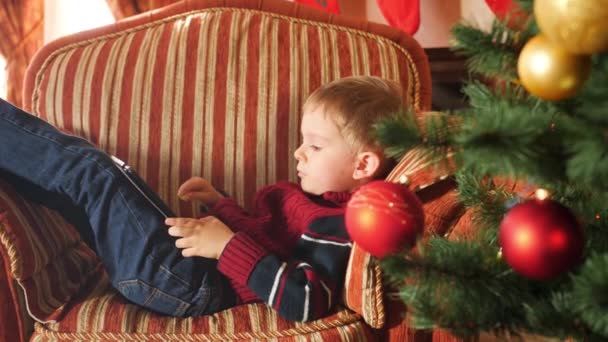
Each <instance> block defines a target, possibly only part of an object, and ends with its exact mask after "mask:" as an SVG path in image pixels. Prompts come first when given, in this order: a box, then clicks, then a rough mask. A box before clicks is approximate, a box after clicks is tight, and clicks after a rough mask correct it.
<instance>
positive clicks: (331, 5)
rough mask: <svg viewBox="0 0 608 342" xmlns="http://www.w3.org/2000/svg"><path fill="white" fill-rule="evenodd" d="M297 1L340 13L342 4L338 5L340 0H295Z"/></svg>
mask: <svg viewBox="0 0 608 342" xmlns="http://www.w3.org/2000/svg"><path fill="white" fill-rule="evenodd" d="M294 1H295V2H297V3H300V4H303V5H306V6H310V7H314V8H318V9H322V10H324V11H327V12H332V13H335V14H340V5H338V0H294Z"/></svg>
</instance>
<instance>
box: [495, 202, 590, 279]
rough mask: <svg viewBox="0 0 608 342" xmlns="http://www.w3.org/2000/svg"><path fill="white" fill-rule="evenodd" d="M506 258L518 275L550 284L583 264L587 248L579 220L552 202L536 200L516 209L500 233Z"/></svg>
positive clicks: (502, 225) (503, 253)
mask: <svg viewBox="0 0 608 342" xmlns="http://www.w3.org/2000/svg"><path fill="white" fill-rule="evenodd" d="M499 239H500V245H501V247H502V255H503V257H504V259H505V261H506V262H507V264H509V265H510V266H511V267H512V268H513V269H514V270H515V271H516V272H517V273H519V274H521V275H523V276H525V277H527V278H530V279H535V280H549V279H551V278H554V277H556V276H558V275H560V274H562V273H564V272H567V271H569V270H570V269H572V267H574V266H575V265H577V264H578V263H579V262H580V261H581V256H582V254H583V247H584V244H585V241H584V237H583V232H582V229H581V227H580V225H579V223H578V221H577V219H576V217H575V216H574V215H573V214H572V212H570V210H569V209H568V208H566V207H564V206H563V205H561V204H559V203H557V202H555V201H553V200H550V199H543V200H540V199H534V200H529V201H527V202H524V203H521V204H518V205H516V206H515V207H513V208H512V209H511V210H509V212H508V213H507V214H506V215H505V217H504V218H503V220H502V222H501V224H500V233H499Z"/></svg>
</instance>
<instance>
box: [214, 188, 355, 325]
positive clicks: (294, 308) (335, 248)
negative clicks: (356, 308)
mask: <svg viewBox="0 0 608 342" xmlns="http://www.w3.org/2000/svg"><path fill="white" fill-rule="evenodd" d="M283 190H285V189H283ZM294 191H296V192H294ZM279 192H280V191H279ZM275 198H280V199H281V202H280V203H276V202H275V203H274V205H276V206H278V207H280V208H281V212H282V213H283V214H284V215H285V220H284V223H285V224H286V226H285V227H282V228H283V229H292V228H293V226H294V225H296V224H295V222H294V221H293V220H289V218H290V217H291V218H293V217H297V218H298V219H299V220H304V221H303V222H300V223H301V224H303V226H304V227H305V228H304V230H303V231H302V232H301V233H300V234H299V235H298V236H296V239H297V241H295V244H294V246H295V247H294V248H293V253H292V255H291V257H289V258H279V257H278V256H277V255H276V254H275V253H273V251H271V250H268V249H267V248H265V247H263V246H264V245H266V244H265V243H260V242H259V239H260V238H261V237H260V236H257V237H256V238H255V239H254V238H252V236H251V234H250V233H249V232H246V231H241V232H239V233H237V234H235V236H234V237H233V239H232V240H231V241H230V242H229V243H228V244H227V245H226V247H225V249H224V251H223V253H222V255H221V256H220V258H219V260H218V269H219V270H220V271H221V272H222V273H224V274H225V275H226V276H227V277H229V278H230V279H231V280H232V281H233V282H236V283H238V284H241V285H243V286H247V287H248V288H249V289H250V290H252V291H253V292H254V293H255V294H256V295H257V297H259V298H260V299H262V300H264V301H265V302H266V303H267V304H269V305H271V306H272V307H273V308H275V309H276V310H277V311H278V312H279V314H280V315H281V316H283V317H284V318H287V319H290V320H299V321H308V320H313V319H317V318H319V317H322V316H324V315H326V314H327V313H328V311H329V310H331V309H332V308H333V306H334V304H335V303H336V301H337V300H338V298H339V291H340V289H341V287H342V284H343V281H344V276H345V274H346V267H347V262H348V257H349V255H350V250H351V248H352V243H351V241H350V239H349V237H348V234H347V233H346V229H345V227H344V215H343V209H342V208H324V207H322V206H319V205H317V204H315V203H313V202H312V201H310V199H309V198H308V197H306V196H305V195H304V194H303V193H302V192H301V191H299V190H298V189H294V188H288V189H287V190H286V191H284V192H283V193H282V196H278V197H275ZM306 213H308V215H307V214H306ZM273 222H276V220H275V221H273ZM287 222H290V223H291V224H290V225H287ZM273 238H275V237H274V236H266V239H273ZM283 242H284V243H289V242H288V241H283Z"/></svg>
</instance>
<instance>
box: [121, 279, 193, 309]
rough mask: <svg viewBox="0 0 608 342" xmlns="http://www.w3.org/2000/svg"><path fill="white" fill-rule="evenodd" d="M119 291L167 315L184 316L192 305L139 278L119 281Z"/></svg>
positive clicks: (136, 301)
mask: <svg viewBox="0 0 608 342" xmlns="http://www.w3.org/2000/svg"><path fill="white" fill-rule="evenodd" d="M118 291H119V292H120V293H121V294H122V295H123V296H124V297H125V298H126V299H128V300H129V301H131V302H133V303H135V304H138V305H141V306H143V307H145V308H146V309H150V310H152V311H156V312H158V313H162V314H165V315H171V316H176V317H182V316H184V315H185V313H186V310H187V309H188V307H189V306H190V304H189V303H187V302H185V301H183V300H181V299H179V298H176V297H174V296H171V295H169V294H167V293H165V292H163V291H161V290H159V289H158V288H156V287H153V286H150V285H148V284H146V283H145V282H143V281H141V280H139V279H133V280H123V281H121V282H119V283H118Z"/></svg>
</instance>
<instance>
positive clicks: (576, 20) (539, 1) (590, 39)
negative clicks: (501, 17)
mask: <svg viewBox="0 0 608 342" xmlns="http://www.w3.org/2000/svg"><path fill="white" fill-rule="evenodd" d="M534 16H535V17H536V22H537V23H538V26H539V27H540V29H541V31H542V32H543V33H544V34H545V35H547V36H548V37H549V39H551V41H553V42H554V43H555V44H558V45H559V46H561V47H562V48H564V49H566V50H568V51H569V52H571V53H574V54H583V55H590V54H593V53H597V52H601V51H606V50H608V1H607V0H535V1H534Z"/></svg>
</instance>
